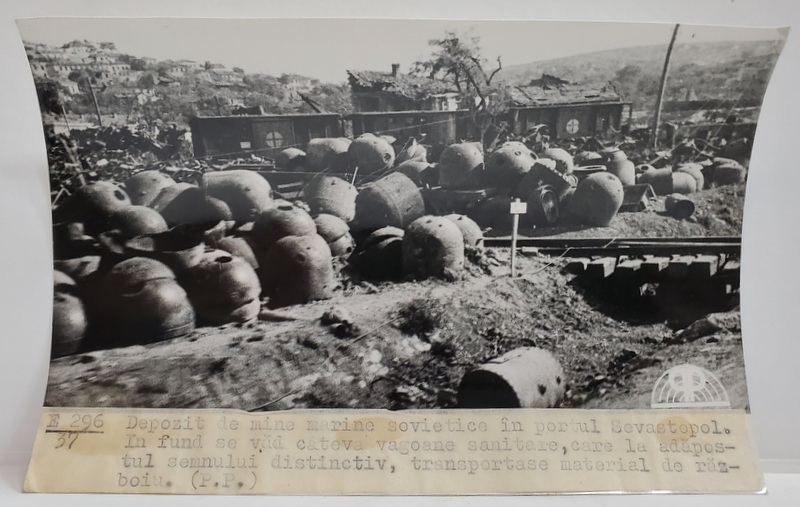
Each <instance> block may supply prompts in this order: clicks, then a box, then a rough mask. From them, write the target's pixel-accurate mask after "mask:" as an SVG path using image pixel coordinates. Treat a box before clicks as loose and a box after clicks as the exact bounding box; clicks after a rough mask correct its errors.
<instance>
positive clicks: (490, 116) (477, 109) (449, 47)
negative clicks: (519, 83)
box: [412, 31, 508, 148]
mask: <svg viewBox="0 0 800 507" xmlns="http://www.w3.org/2000/svg"><path fill="white" fill-rule="evenodd" d="M428 45H429V46H430V47H431V48H432V50H431V54H430V56H429V57H428V58H427V59H425V60H420V61H417V62H415V63H414V65H413V67H412V72H414V73H416V74H418V75H422V76H427V77H429V78H430V79H435V80H440V81H443V82H445V83H448V84H450V85H451V86H452V87H453V88H454V89H455V90H456V91H457V92H458V93H459V95H460V101H461V105H462V107H466V108H467V109H468V110H469V111H470V116H471V118H472V122H473V125H474V126H475V127H476V128H477V130H478V133H479V136H480V139H481V141H482V142H483V145H484V147H487V148H489V147H491V146H492V145H494V144H495V143H496V141H497V138H498V137H499V136H500V135H501V134H502V132H503V131H504V125H503V124H502V122H501V120H500V118H501V116H502V113H504V112H505V109H506V105H507V103H508V100H507V99H508V90H507V86H506V85H505V83H502V82H500V81H499V80H496V79H495V78H496V77H497V74H498V72H500V71H501V70H502V68H503V62H502V60H501V57H499V56H498V57H497V60H496V64H493V65H492V66H491V67H490V65H489V62H488V60H487V59H486V58H484V57H483V56H482V54H481V46H480V38H479V37H475V36H470V35H469V34H458V33H457V32H454V31H447V32H445V34H444V36H443V37H442V38H439V39H432V40H430V41H428Z"/></svg>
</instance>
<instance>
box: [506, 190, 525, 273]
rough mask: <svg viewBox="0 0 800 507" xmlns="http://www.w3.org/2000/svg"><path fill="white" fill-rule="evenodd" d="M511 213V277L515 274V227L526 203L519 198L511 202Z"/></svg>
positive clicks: (523, 212)
mask: <svg viewBox="0 0 800 507" xmlns="http://www.w3.org/2000/svg"><path fill="white" fill-rule="evenodd" d="M510 212H511V214H512V215H513V220H514V224H513V225H512V226H511V278H514V277H516V276H517V229H518V228H519V216H520V215H524V214H525V213H527V212H528V203H525V202H520V200H519V198H517V199H514V202H512V203H511V210H510Z"/></svg>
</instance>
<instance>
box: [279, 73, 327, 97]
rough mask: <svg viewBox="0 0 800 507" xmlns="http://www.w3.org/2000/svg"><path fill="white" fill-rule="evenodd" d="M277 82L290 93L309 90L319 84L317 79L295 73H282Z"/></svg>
mask: <svg viewBox="0 0 800 507" xmlns="http://www.w3.org/2000/svg"><path fill="white" fill-rule="evenodd" d="M278 82H279V83H280V84H281V85H283V86H284V87H285V88H286V89H287V90H289V93H290V94H292V95H297V94H298V93H306V92H309V91H311V89H312V88H314V86H316V85H317V84H319V81H318V80H316V79H312V78H310V77H305V76H300V75H297V74H283V75H281V77H279V78H278Z"/></svg>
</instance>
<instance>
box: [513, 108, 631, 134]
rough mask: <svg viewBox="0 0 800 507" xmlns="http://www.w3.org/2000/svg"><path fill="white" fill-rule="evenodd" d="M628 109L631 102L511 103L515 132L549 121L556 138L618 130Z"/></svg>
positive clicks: (548, 125) (548, 127)
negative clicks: (522, 104) (513, 105)
mask: <svg viewBox="0 0 800 507" xmlns="http://www.w3.org/2000/svg"><path fill="white" fill-rule="evenodd" d="M629 112H630V104H629V103H626V102H619V101H609V102H594V103H585V104H580V103H579V104H557V105H556V104H554V105H547V106H523V107H512V108H510V110H509V112H508V115H509V123H510V125H511V130H512V131H513V132H514V133H515V134H524V133H525V132H527V131H528V130H529V129H532V128H533V127H535V126H536V125H547V129H548V131H549V133H550V135H551V136H552V137H553V138H556V139H570V138H573V137H582V136H598V135H602V134H604V133H606V132H607V131H608V129H609V128H610V129H613V130H619V129H620V127H621V126H622V124H623V121H624V118H625V119H627V116H628V114H629Z"/></svg>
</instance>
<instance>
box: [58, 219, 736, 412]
mask: <svg viewBox="0 0 800 507" xmlns="http://www.w3.org/2000/svg"><path fill="white" fill-rule="evenodd" d="M670 220H671V219H670ZM508 255H509V251H508V250H504V249H496V250H493V251H492V252H490V253H487V254H486V255H485V256H484V257H483V258H481V259H479V264H480V267H479V266H478V265H476V264H470V268H469V270H468V273H467V274H465V276H464V277H463V278H462V279H460V280H457V281H455V282H449V283H448V282H442V281H437V280H424V281H418V282H414V281H406V282H401V283H391V284H390V283H386V284H380V285H377V286H375V285H372V284H369V283H348V284H347V285H346V286H344V287H342V288H341V289H340V290H338V291H337V292H336V295H335V297H334V298H333V299H332V300H328V301H321V302H316V303H312V304H307V305H300V306H295V307H289V308H287V309H284V310H282V311H280V312H277V313H271V314H265V315H263V318H264V319H268V320H261V321H259V322H257V323H255V324H252V325H238V326H237V325H229V326H224V327H221V328H199V329H198V330H196V331H195V332H194V333H192V334H191V335H189V336H187V337H183V338H178V339H174V340H170V341H166V342H161V343H156V344H151V345H147V346H135V347H128V348H121V349H113V350H106V351H96V352H92V353H88V354H83V355H79V356H73V357H66V358H61V359H58V360H56V361H54V362H53V363H52V366H51V374H50V379H49V385H48V391H47V397H46V404H47V405H55V406H59V405H61V406H126V407H198V408H200V407H221V408H227V407H230V408H240V409H244V410H258V409H262V410H265V409H266V410H277V409H288V408H329V407H341V408H389V409H403V408H448V407H453V406H455V403H456V392H457V388H458V384H459V382H460V379H461V377H462V375H463V374H464V373H465V372H466V371H468V370H470V369H472V368H474V367H476V366H477V365H479V364H481V363H483V362H485V361H486V360H488V359H491V358H493V357H496V356H497V355H499V354H502V353H504V352H506V351H509V350H512V349H514V348H517V347H520V346H538V347H542V348H545V349H547V350H550V351H552V352H553V353H554V354H555V355H556V357H557V358H558V359H559V360H560V361H561V362H562V364H563V366H564V368H565V371H566V373H567V377H568V378H567V382H568V391H567V395H566V398H565V400H564V405H565V406H572V407H587V408H589V407H602V408H634V407H636V408H646V407H648V406H649V396H650V391H651V390H652V387H653V385H654V383H655V381H656V379H657V378H658V376H659V375H660V374H661V373H662V372H663V371H665V370H666V369H667V368H669V367H671V366H673V365H678V364H683V363H687V362H690V363H693V364H696V365H698V366H703V367H706V368H708V369H709V370H711V371H712V372H716V373H718V374H720V376H721V378H722V381H723V383H724V384H725V385H726V386H728V390H729V394H730V396H731V398H732V401H733V404H734V406H736V407H740V408H743V407H745V406H746V399H747V397H746V388H745V384H744V361H743V357H742V347H741V333H740V331H739V330H738V329H737V328H736V327H735V326H734V327H731V326H726V327H724V328H720V329H716V330H714V329H713V328H712V330H711V331H710V333H709V332H708V331H705V334H704V335H703V336H700V337H698V338H694V337H693V338H692V341H690V342H687V343H679V340H676V338H675V337H676V333H675V332H674V331H673V330H672V329H670V328H669V327H667V325H666V324H665V323H664V322H662V321H659V320H658V319H656V318H647V317H646V316H645V317H644V318H642V316H641V315H640V314H636V315H638V316H637V317H636V318H635V319H634V318H632V317H630V315H632V314H634V312H625V311H624V310H625V309H624V308H622V309H620V308H619V307H614V306H610V305H609V304H608V303H607V302H605V301H603V299H602V298H600V297H598V296H597V295H596V294H593V293H591V292H587V291H586V290H585V289H583V288H581V287H580V286H579V285H577V284H575V283H573V282H571V281H570V279H569V277H567V276H566V275H564V274H562V272H561V268H562V266H563V264H564V262H565V260H563V259H550V258H545V257H539V256H537V255H530V256H526V255H523V256H521V257H520V259H519V260H520V272H521V276H520V277H518V278H515V279H512V278H510V277H509V276H508V272H509V269H508V264H507V261H506V259H507V258H508ZM331 308H335V309H336V310H337V313H338V314H339V315H338V316H335V317H334V318H333V319H332V320H333V322H334V324H332V325H331V324H323V323H322V322H321V320H320V318H321V317H322V315H323V314H324V313H325V312H326V311H328V310H330V309H331ZM329 320H330V319H329ZM342 321H345V322H346V323H347V326H345V327H342V326H341V325H340V324H341V323H342Z"/></svg>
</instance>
